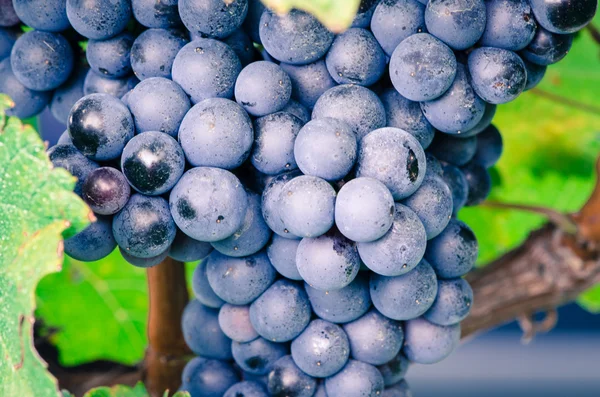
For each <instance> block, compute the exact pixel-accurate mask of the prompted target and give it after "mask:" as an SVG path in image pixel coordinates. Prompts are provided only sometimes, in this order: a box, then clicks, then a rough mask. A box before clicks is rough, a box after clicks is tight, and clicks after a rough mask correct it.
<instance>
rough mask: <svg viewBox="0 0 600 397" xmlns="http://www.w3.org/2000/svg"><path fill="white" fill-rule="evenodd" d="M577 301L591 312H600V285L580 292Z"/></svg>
mask: <svg viewBox="0 0 600 397" xmlns="http://www.w3.org/2000/svg"><path fill="white" fill-rule="evenodd" d="M577 303H579V304H580V305H581V306H582V307H584V308H585V309H587V310H588V311H590V312H592V313H596V314H600V285H597V286H595V287H593V288H591V289H590V290H588V291H586V292H584V293H583V294H581V296H580V297H579V300H578V301H577Z"/></svg>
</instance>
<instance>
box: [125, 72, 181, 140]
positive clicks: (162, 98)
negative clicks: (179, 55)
mask: <svg viewBox="0 0 600 397" xmlns="http://www.w3.org/2000/svg"><path fill="white" fill-rule="evenodd" d="M128 103H129V110H130V111H131V114H132V116H133V120H134V122H135V128H136V132H137V133H138V134H139V133H141V132H145V131H160V132H164V133H165V134H169V135H171V136H172V137H174V138H175V137H177V134H178V131H179V126H180V124H181V122H182V120H183V118H184V116H185V115H186V114H187V112H188V110H189V109H190V101H189V99H188V97H187V95H186V94H185V92H184V91H183V90H182V89H181V87H180V86H179V85H177V83H174V82H172V81H171V80H168V79H165V78H160V77H156V78H150V79H146V80H144V81H142V82H141V83H139V84H138V85H137V86H136V87H135V88H134V89H133V90H131V92H130V94H129V96H128Z"/></svg>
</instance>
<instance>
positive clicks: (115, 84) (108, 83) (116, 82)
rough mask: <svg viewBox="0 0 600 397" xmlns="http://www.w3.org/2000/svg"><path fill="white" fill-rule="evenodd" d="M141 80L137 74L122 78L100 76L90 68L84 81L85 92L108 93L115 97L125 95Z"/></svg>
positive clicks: (87, 93)
mask: <svg viewBox="0 0 600 397" xmlns="http://www.w3.org/2000/svg"><path fill="white" fill-rule="evenodd" d="M137 83H139V80H138V79H137V77H135V76H129V77H123V78H121V79H109V78H107V77H103V76H100V75H99V74H97V73H95V72H94V71H92V70H90V71H89V72H88V73H87V75H86V76H85V80H84V82H83V94H84V95H90V94H108V95H112V96H114V97H115V98H121V97H124V96H125V94H127V93H128V92H129V90H131V89H133V88H134V87H135V86H136V85H137Z"/></svg>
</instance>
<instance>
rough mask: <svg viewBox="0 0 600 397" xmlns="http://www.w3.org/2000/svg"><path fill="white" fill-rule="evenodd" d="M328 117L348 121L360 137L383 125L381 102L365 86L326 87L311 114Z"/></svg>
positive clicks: (383, 115) (383, 110) (315, 116)
mask: <svg viewBox="0 0 600 397" xmlns="http://www.w3.org/2000/svg"><path fill="white" fill-rule="evenodd" d="M324 117H331V118H333V119H339V120H341V121H345V122H346V123H348V125H349V126H350V127H352V130H354V132H355V133H356V139H357V140H358V141H360V140H361V139H362V138H363V137H364V136H365V135H367V134H368V133H369V132H371V131H373V130H375V129H378V128H381V127H385V109H384V107H383V104H382V103H381V101H380V100H379V98H378V97H377V95H375V93H374V92H373V91H371V90H369V89H368V88H365V87H362V86H359V85H353V84H343V85H340V86H337V87H333V88H331V89H329V90H327V91H326V92H325V93H323V95H321V97H320V98H319V100H318V101H317V103H316V104H315V106H314V109H313V113H312V118H313V119H322V118H324Z"/></svg>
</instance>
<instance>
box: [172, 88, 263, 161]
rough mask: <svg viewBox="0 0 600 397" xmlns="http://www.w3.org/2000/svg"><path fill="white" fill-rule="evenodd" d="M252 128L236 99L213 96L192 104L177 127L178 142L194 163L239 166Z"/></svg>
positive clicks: (249, 146)
mask: <svg viewBox="0 0 600 397" xmlns="http://www.w3.org/2000/svg"><path fill="white" fill-rule="evenodd" d="M253 140H254V132H253V129H252V122H251V120H250V117H248V115H247V114H246V112H245V111H244V109H242V107H241V106H240V105H238V104H237V103H235V102H233V101H231V100H229V99H224V98H212V99H207V100H205V101H202V102H201V103H199V104H197V105H195V106H194V107H193V108H192V109H191V110H190V111H189V112H188V113H187V114H186V115H185V117H184V118H183V121H182V122H181V126H180V127H179V143H181V147H182V148H183V151H184V152H185V156H186V158H187V160H188V161H189V162H190V164H192V165H193V166H195V167H200V166H202V167H219V168H225V169H233V168H237V167H239V166H240V165H241V164H242V163H243V162H244V161H245V160H246V159H247V158H248V156H249V155H250V150H251V148H252V142H253Z"/></svg>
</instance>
